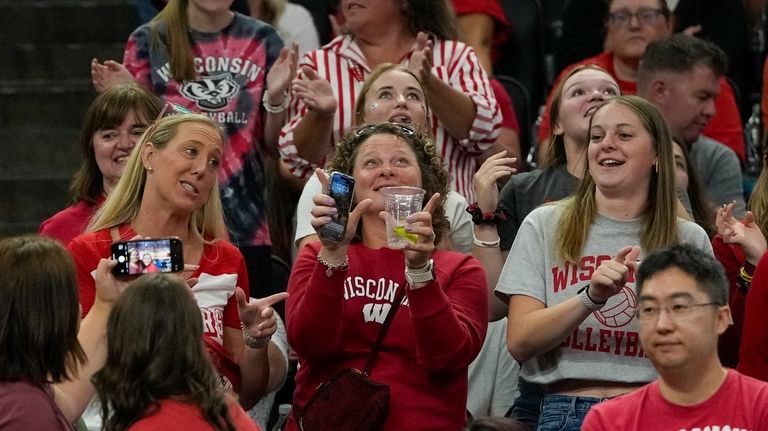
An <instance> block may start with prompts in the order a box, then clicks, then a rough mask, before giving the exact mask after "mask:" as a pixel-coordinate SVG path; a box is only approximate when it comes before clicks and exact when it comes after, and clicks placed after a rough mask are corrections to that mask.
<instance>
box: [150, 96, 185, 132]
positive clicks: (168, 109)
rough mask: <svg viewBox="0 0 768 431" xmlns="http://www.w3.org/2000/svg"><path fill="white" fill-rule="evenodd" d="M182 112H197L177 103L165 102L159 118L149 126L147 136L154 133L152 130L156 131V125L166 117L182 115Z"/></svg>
mask: <svg viewBox="0 0 768 431" xmlns="http://www.w3.org/2000/svg"><path fill="white" fill-rule="evenodd" d="M181 114H195V112H194V111H192V110H190V109H188V108H185V107H183V106H181V105H179V104H177V103H172V102H165V105H163V109H161V110H160V113H159V114H158V115H157V118H155V121H153V122H152V125H150V126H149V128H148V129H147V136H149V135H150V134H152V132H154V131H155V127H156V126H157V123H159V122H160V120H162V119H163V118H165V117H171V116H173V115H181Z"/></svg>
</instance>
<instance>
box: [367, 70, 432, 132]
mask: <svg viewBox="0 0 768 431" xmlns="http://www.w3.org/2000/svg"><path fill="white" fill-rule="evenodd" d="M389 72H402V73H405V74H406V75H410V76H411V77H412V78H413V79H415V80H416V83H418V84H419V90H421V93H422V94H423V95H424V108H425V109H426V111H427V112H426V118H427V124H419V127H420V128H421V129H422V130H423V131H427V132H428V133H429V134H430V135H431V134H432V114H431V111H430V109H429V97H428V95H427V90H426V89H425V88H424V83H422V82H421V79H420V78H419V77H418V76H417V75H416V74H415V73H413V71H412V70H411V69H408V68H407V67H405V66H403V65H400V64H392V63H381V64H380V65H378V66H377V67H376V68H375V69H373V72H371V74H370V75H368V77H367V78H365V81H364V82H363V86H362V87H360V92H359V93H358V94H359V96H358V97H357V101H355V124H365V107H366V105H368V92H369V91H371V88H373V84H375V83H376V81H378V80H379V78H381V77H382V75H384V74H386V73H389Z"/></svg>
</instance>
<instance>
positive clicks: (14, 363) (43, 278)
mask: <svg viewBox="0 0 768 431" xmlns="http://www.w3.org/2000/svg"><path fill="white" fill-rule="evenodd" d="M0 274H2V277H3V280H2V282H0V298H2V299H0V381H2V382H14V381H19V380H24V381H27V382H29V383H31V384H33V385H39V386H42V385H44V384H47V383H58V382H61V381H63V380H67V379H68V378H69V377H70V376H71V375H72V373H75V372H76V370H77V368H78V367H79V366H80V365H81V364H83V363H84V362H85V361H86V360H87V358H86V356H85V352H83V349H82V347H81V346H80V343H79V342H78V340H77V325H78V321H79V319H80V302H79V300H78V291H77V279H76V278H75V265H74V263H73V261H72V257H71V256H70V255H69V253H67V251H66V250H65V249H64V247H62V246H61V245H60V244H59V243H58V242H57V241H55V240H53V239H50V238H44V237H40V236H36V235H26V236H19V237H13V238H5V239H2V240H0Z"/></svg>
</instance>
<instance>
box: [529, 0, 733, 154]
mask: <svg viewBox="0 0 768 431" xmlns="http://www.w3.org/2000/svg"><path fill="white" fill-rule="evenodd" d="M590 30H591V29H585V31H590ZM605 30H606V33H605V40H604V44H603V45H604V52H603V53H602V54H599V55H597V56H594V57H589V58H586V59H584V60H582V61H579V62H577V63H574V64H572V65H570V66H568V67H566V68H565V69H564V70H563V71H562V72H561V73H560V76H558V77H557V79H556V80H555V82H554V83H553V84H552V88H553V89H554V88H557V84H558V83H559V82H560V81H561V80H562V78H563V77H564V76H565V75H567V74H568V72H569V71H570V70H571V69H572V68H574V67H576V66H579V65H582V64H596V65H598V66H600V67H602V68H603V69H605V70H606V71H608V73H610V74H611V75H613V77H614V78H615V79H616V83H618V84H619V88H620V89H621V93H622V94H624V95H631V94H637V92H638V88H637V79H638V78H637V73H638V68H639V67H640V58H641V57H642V56H643V54H644V53H645V50H646V48H647V47H648V44H650V43H651V42H653V41H655V40H658V39H662V38H665V37H668V36H670V35H671V34H672V32H673V31H674V19H673V17H672V13H671V12H670V10H669V7H668V6H667V2H666V1H665V0H609V3H608V13H607V15H606V20H605ZM719 85H720V92H719V94H718V95H717V97H716V98H715V105H716V110H717V115H715V116H714V117H713V118H712V120H711V121H710V122H709V124H707V125H706V127H705V128H704V130H703V131H702V134H703V135H705V136H707V137H710V138H712V139H714V140H716V141H718V142H721V143H723V144H725V145H726V146H728V147H729V148H731V149H733V150H734V151H735V152H736V154H737V155H738V156H739V158H740V159H741V160H743V159H744V136H743V127H742V124H741V118H740V116H739V109H738V106H737V105H736V98H735V96H734V91H733V88H732V87H731V86H730V84H728V82H727V80H726V79H725V78H723V77H721V78H720V80H719ZM553 91H554V90H553ZM551 101H552V92H550V95H549V96H548V97H547V101H546V104H545V106H544V110H543V113H542V120H541V125H540V126H539V130H538V139H539V142H541V143H542V145H548V143H547V142H546V140H547V137H548V136H549V109H550V104H551ZM542 151H543V150H542V148H540V149H539V154H543V153H542Z"/></svg>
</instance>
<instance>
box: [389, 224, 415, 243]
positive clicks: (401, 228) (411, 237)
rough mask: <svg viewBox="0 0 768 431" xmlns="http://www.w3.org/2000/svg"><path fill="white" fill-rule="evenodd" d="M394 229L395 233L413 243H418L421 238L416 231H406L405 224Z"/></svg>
mask: <svg viewBox="0 0 768 431" xmlns="http://www.w3.org/2000/svg"><path fill="white" fill-rule="evenodd" d="M392 231H393V232H394V233H395V235H397V236H399V237H400V238H405V239H407V240H408V241H410V242H412V243H416V241H417V240H418V239H419V236H418V235H416V234H415V233H410V232H406V230H405V226H395V227H394V228H393V229H392Z"/></svg>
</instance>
